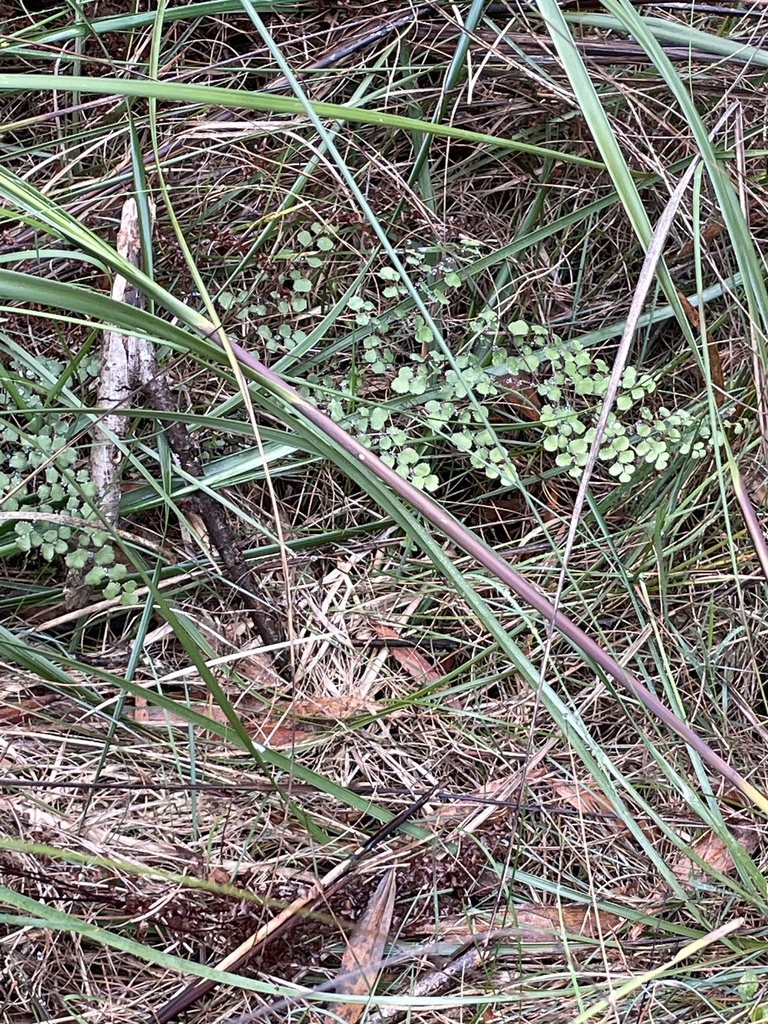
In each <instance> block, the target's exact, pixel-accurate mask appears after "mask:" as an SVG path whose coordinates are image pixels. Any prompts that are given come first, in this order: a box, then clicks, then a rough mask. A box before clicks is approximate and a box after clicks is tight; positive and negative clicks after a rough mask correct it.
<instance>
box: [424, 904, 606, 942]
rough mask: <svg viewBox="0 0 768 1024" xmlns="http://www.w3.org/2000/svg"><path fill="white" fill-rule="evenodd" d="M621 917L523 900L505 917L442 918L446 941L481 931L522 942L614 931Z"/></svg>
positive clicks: (442, 935) (464, 938)
mask: <svg viewBox="0 0 768 1024" xmlns="http://www.w3.org/2000/svg"><path fill="white" fill-rule="evenodd" d="M620 924H621V918H620V917H618V915H616V914H609V913H607V912H606V911H603V910H595V908H594V907H581V906H577V907H547V906H541V905H539V904H536V903H521V904H518V905H517V906H516V907H514V908H513V909H512V911H507V912H506V913H505V914H504V915H503V917H502V916H501V915H497V916H495V917H491V916H490V915H479V916H476V917H472V918H471V919H468V918H467V917H464V916H459V917H445V918H442V919H441V921H440V939H441V941H443V942H448V941H450V942H467V941H469V940H470V939H472V938H473V937H474V936H476V935H478V933H481V932H482V933H485V932H492V933H502V934H504V935H508V936H511V937H514V938H516V939H519V940H520V941H522V942H549V943H551V942H552V941H554V940H558V939H560V938H562V936H563V934H566V935H571V936H573V935H581V936H583V937H584V938H589V939H595V938H599V937H600V936H601V935H607V934H608V933H610V932H612V931H615V930H616V928H618V926H619V925H620Z"/></svg>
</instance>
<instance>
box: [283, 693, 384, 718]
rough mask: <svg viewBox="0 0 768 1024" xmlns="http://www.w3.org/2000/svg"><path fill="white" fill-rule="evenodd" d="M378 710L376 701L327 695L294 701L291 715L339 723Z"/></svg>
mask: <svg viewBox="0 0 768 1024" xmlns="http://www.w3.org/2000/svg"><path fill="white" fill-rule="evenodd" d="M376 710H377V705H376V703H375V702H374V701H371V700H365V699H364V698H363V697H355V696H354V695H353V694H349V695H347V696H344V697H334V696H330V695H327V694H320V695H318V696H316V697H304V698H303V699H302V700H295V701H293V702H292V704H291V707H290V711H291V714H294V715H297V716H298V717H300V718H330V719H333V720H334V721H337V722H344V721H346V720H347V719H348V718H352V717H353V716H354V715H359V714H360V713H361V712H362V711H376Z"/></svg>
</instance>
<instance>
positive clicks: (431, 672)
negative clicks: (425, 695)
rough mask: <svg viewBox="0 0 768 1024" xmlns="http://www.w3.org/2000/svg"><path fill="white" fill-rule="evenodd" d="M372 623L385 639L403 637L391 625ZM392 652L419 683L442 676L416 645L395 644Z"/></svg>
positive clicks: (429, 681)
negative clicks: (403, 645) (397, 645)
mask: <svg viewBox="0 0 768 1024" xmlns="http://www.w3.org/2000/svg"><path fill="white" fill-rule="evenodd" d="M370 624H371V625H372V626H373V628H374V629H375V630H376V635H377V636H380V637H382V638H383V639H385V640H400V639H401V637H400V634H399V633H398V632H397V630H396V629H392V627H391V626H387V625H385V624H384V623H383V622H376V621H371V623H370ZM390 653H391V654H392V656H393V657H394V659H395V661H396V662H397V663H398V665H400V666H401V668H404V669H405V671H406V672H407V673H408V674H409V675H410V676H413V678H414V679H415V680H416V681H417V682H419V683H434V682H435V681H436V680H438V679H440V678H441V677H442V673H441V672H439V671H438V670H437V669H436V668H435V667H434V665H432V664H431V663H430V662H429V661H427V659H426V658H425V657H424V655H423V654H422V653H421V652H420V651H417V650H416V648H415V647H395V646H393V647H392V648H391V649H390Z"/></svg>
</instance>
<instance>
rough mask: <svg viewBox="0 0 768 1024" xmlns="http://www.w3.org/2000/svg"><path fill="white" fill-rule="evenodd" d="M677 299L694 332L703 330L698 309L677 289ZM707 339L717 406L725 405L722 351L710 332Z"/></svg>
mask: <svg viewBox="0 0 768 1024" xmlns="http://www.w3.org/2000/svg"><path fill="white" fill-rule="evenodd" d="M677 297H678V298H679V299H680V304H681V306H682V307H683V311H684V313H685V315H686V316H687V317H688V321H689V323H690V325H691V327H693V329H694V331H700V330H701V317H700V315H699V311H698V309H696V307H695V306H692V305H691V303H690V302H689V301H688V299H687V298H686V297H685V295H683V293H682V292H681V291H680V289H679V288H678V289H677ZM706 337H707V358H708V360H709V376H710V378H711V380H712V383H713V384H714V386H715V403H716V404H717V405H722V404H723V399H724V398H725V394H724V389H725V378H724V376H723V363H722V360H721V358H720V350H719V349H718V347H717V342H716V341H715V339H714V338H713V337H712V335H711V333H710V332H709V331H707V332H706Z"/></svg>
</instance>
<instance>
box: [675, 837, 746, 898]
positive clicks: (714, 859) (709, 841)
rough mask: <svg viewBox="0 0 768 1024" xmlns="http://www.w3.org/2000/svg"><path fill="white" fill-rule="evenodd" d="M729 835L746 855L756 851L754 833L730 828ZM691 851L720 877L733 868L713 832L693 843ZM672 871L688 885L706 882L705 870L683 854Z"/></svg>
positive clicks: (721, 844) (729, 857) (726, 848)
mask: <svg viewBox="0 0 768 1024" xmlns="http://www.w3.org/2000/svg"><path fill="white" fill-rule="evenodd" d="M731 835H732V836H733V838H734V839H735V840H736V841H737V842H738V844H739V846H741V847H742V849H744V850H745V851H746V852H747V853H748V854H752V853H754V852H755V850H756V849H757V836H756V835H755V833H754V832H752V831H749V830H747V829H745V828H731ZM691 849H692V850H693V852H694V853H695V854H696V856H697V857H699V858H700V859H701V860H703V861H704V863H705V864H708V865H709V867H711V868H712V870H713V871H718V872H719V873H720V874H721V875H727V874H730V872H731V871H733V870H734V868H735V864H734V863H733V857H732V856H731V852H730V850H729V849H728V847H727V846H726V844H725V843H724V842H723V840H722V839H721V838H720V837H719V836H718V835H716V834H715V833H714V832H705V833H704V835H703V836H700V837H699V838H698V839H697V840H696V842H695V843H693V845H692V846H691ZM672 871H673V872H674V874H675V877H676V878H678V879H679V880H680V881H681V882H685V883H687V884H689V885H696V884H699V883H701V882H706V880H707V872H706V870H705V869H704V868H703V867H702V866H701V865H700V864H698V863H697V862H696V861H695V860H694V859H693V858H692V857H689V856H688V855H687V854H683V855H682V856H680V857H679V858H678V859H677V860H676V861H675V863H674V864H673V865H672Z"/></svg>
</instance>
